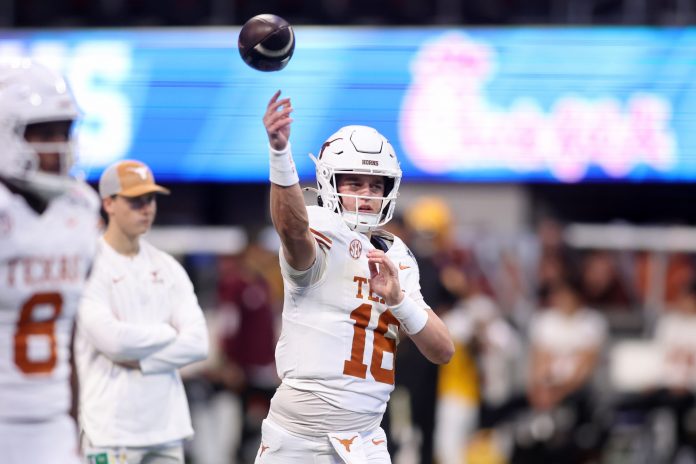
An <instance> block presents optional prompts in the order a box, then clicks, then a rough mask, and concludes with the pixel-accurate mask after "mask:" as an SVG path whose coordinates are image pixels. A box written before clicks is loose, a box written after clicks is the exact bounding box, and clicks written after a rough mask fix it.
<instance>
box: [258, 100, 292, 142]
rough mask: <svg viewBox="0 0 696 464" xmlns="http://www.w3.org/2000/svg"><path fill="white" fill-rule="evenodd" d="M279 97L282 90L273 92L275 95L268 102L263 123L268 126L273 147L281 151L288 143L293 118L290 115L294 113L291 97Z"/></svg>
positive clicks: (267, 130)
mask: <svg viewBox="0 0 696 464" xmlns="http://www.w3.org/2000/svg"><path fill="white" fill-rule="evenodd" d="M278 97H280V90H278V91H277V92H276V93H275V94H273V97H272V98H271V100H270V101H269V102H268V106H267V107H266V114H264V116H263V125H264V126H266V132H267V133H268V140H269V142H270V144H271V147H272V148H273V149H274V150H279V151H280V150H283V149H284V148H285V147H286V146H287V144H288V140H289V139H290V124H291V123H292V121H293V120H292V118H291V117H290V113H292V104H291V103H290V99H289V98H283V99H280V100H278Z"/></svg>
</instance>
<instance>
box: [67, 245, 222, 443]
mask: <svg viewBox="0 0 696 464" xmlns="http://www.w3.org/2000/svg"><path fill="white" fill-rule="evenodd" d="M207 353H208V332H207V328H206V323H205V319H204V317H203V313H202V311H201V308H200V306H199V305H198V300H197V298H196V295H195V294H194V292H193V285H192V284H191V280H190V279H189V277H188V275H187V274H186V272H185V271H184V269H183V268H182V267H181V265H180V264H179V263H178V262H177V261H176V260H175V259H174V258H172V257H171V256H169V255H168V254H166V253H164V252H162V251H160V250H158V249H156V248H155V247H153V246H152V245H150V244H149V243H147V242H146V241H144V240H141V241H140V252H139V253H138V254H137V255H136V256H134V257H128V256H124V255H121V254H119V253H117V252H116V251H115V250H114V249H113V248H112V247H111V246H110V245H108V244H107V243H106V241H104V239H103V238H102V239H101V240H100V243H99V250H98V252H97V258H96V262H95V266H94V268H93V271H92V275H91V276H90V279H89V281H88V283H87V287H86V288H85V291H84V293H83V296H82V300H81V302H80V306H79V310H78V318H77V334H76V339H75V360H76V365H77V372H78V376H79V381H80V425H81V427H82V429H83V431H84V433H85V434H86V435H87V438H88V439H89V441H90V442H91V443H92V444H93V445H94V446H150V445H156V444H161V443H166V442H170V441H173V440H178V439H182V438H185V437H188V436H190V435H192V434H193V429H192V427H191V419H190V414H189V410H188V402H187V399H186V394H185V392H184V387H183V383H182V381H181V377H180V375H179V372H178V369H179V368H180V367H183V366H185V365H187V364H190V363H192V362H195V361H199V360H202V359H205V358H206V356H207ZM126 361H139V363H140V369H134V368H128V367H123V366H122V365H121V364H119V363H122V362H126Z"/></svg>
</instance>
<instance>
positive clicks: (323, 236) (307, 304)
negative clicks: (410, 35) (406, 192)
mask: <svg viewBox="0 0 696 464" xmlns="http://www.w3.org/2000/svg"><path fill="white" fill-rule="evenodd" d="M279 97H280V92H277V93H276V94H275V95H274V96H273V98H272V99H271V101H270V102H269V104H268V107H267V110H266V113H265V115H264V125H265V127H266V131H267V133H268V138H269V143H270V166H271V169H270V171H271V173H270V180H271V216H272V219H273V224H274V225H275V228H276V230H277V231H278V234H279V236H280V239H281V243H282V246H281V250H280V263H281V270H282V273H283V279H284V284H285V303H284V307H283V327H282V332H281V336H280V339H279V341H278V345H277V347H276V360H277V365H278V373H279V375H280V377H281V379H282V384H281V386H280V387H279V388H278V391H277V392H276V394H275V396H274V397H273V400H272V402H271V409H270V412H269V415H268V417H267V418H266V420H265V421H264V424H263V431H262V442H261V446H260V448H259V451H258V453H257V457H256V463H257V464H276V463H283V464H289V463H290V464H292V463H298V464H299V463H307V462H311V463H315V464H324V463H326V464H329V463H330V464H338V463H341V462H344V463H347V464H362V463H370V464H372V463H375V464H376V463H379V464H384V463H390V462H391V461H390V458H389V454H388V453H387V448H386V443H385V435H384V431H383V430H382V429H381V428H380V422H381V419H382V415H383V413H384V410H385V408H386V403H387V401H388V399H389V395H390V393H391V391H392V390H393V388H394V364H395V363H394V361H395V356H396V345H397V343H398V337H399V332H400V331H402V332H404V333H406V334H407V335H408V336H410V337H411V338H412V339H413V341H414V343H415V344H416V346H417V347H418V348H419V349H420V351H421V352H422V353H423V354H424V355H425V356H426V357H427V358H428V359H429V360H431V361H432V362H435V363H446V362H447V361H449V359H450V357H451V356H452V353H453V351H454V347H453V344H452V341H451V339H450V337H449V333H448V331H447V328H446V327H445V326H444V324H443V323H442V321H441V320H440V319H439V318H438V317H437V316H436V315H435V314H434V313H433V312H432V311H431V310H430V308H429V307H428V306H427V304H426V303H425V302H424V301H423V297H422V296H421V294H420V284H419V275H418V265H417V263H416V261H415V259H414V258H413V255H412V254H411V253H410V251H409V250H408V248H407V247H406V246H405V245H404V244H403V242H402V241H401V240H400V239H399V238H398V237H396V236H394V235H392V234H389V233H387V232H385V231H382V230H380V229H379V227H380V226H382V225H384V224H386V223H387V222H388V221H389V220H390V219H391V217H392V215H393V212H394V207H395V201H396V196H397V193H398V189H399V184H400V181H401V169H400V168H399V163H398V161H397V158H396V154H395V153H394V150H393V149H392V147H391V145H390V144H389V142H388V141H387V140H386V139H385V138H384V137H383V136H382V135H380V134H379V133H378V132H377V131H376V130H374V129H372V128H369V127H365V126H347V127H344V128H342V129H341V130H339V131H338V132H337V133H336V134H334V135H332V136H331V137H329V139H328V140H327V141H326V142H325V143H324V144H323V146H322V148H321V151H320V152H319V154H318V156H317V158H316V159H315V163H316V165H317V169H316V171H317V184H318V189H317V193H318V203H319V206H310V207H307V206H305V204H304V198H303V195H302V191H301V189H300V186H299V179H298V176H297V173H296V171H295V166H294V163H293V160H292V154H291V152H290V144H289V136H290V126H291V123H292V119H291V117H290V114H291V112H292V105H291V103H290V100H289V99H287V98H284V99H279Z"/></svg>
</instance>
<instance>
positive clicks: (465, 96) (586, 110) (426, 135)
mask: <svg viewBox="0 0 696 464" xmlns="http://www.w3.org/2000/svg"><path fill="white" fill-rule="evenodd" d="M411 71H412V74H413V79H412V81H411V84H410V87H409V88H408V90H407V91H406V96H405V97H404V101H403V105H402V108H401V114H400V120H399V131H400V138H401V144H402V147H403V148H404V151H405V154H406V155H407V156H408V157H409V158H410V160H411V162H413V164H414V165H416V166H417V167H418V168H420V169H421V170H423V171H425V172H428V173H432V174H442V173H447V172H466V171H479V170H487V169H500V168H505V169H512V170H514V171H516V172H519V173H526V172H538V171H545V170H548V171H549V172H550V173H551V174H552V175H553V176H554V177H555V178H557V179H558V180H560V181H563V182H576V181H578V180H580V179H582V178H583V177H584V176H585V174H586V172H587V170H588V168H589V167H590V166H592V165H595V166H599V167H600V168H601V169H602V170H603V171H604V172H605V173H606V174H607V175H608V176H610V177H613V178H622V177H624V176H625V175H627V174H628V173H629V172H630V171H631V170H632V169H633V168H634V167H635V166H637V165H640V164H643V165H647V166H650V167H652V168H654V169H656V170H659V171H666V170H668V169H670V168H671V167H672V166H673V165H674V163H675V161H676V159H675V158H676V141H675V136H674V133H673V132H672V130H671V129H670V127H669V123H670V119H671V108H670V104H669V101H667V100H665V99H664V98H661V97H660V96H658V95H654V94H650V93H644V92H642V93H634V94H632V95H630V96H629V97H628V98H627V99H626V101H625V102H624V101H621V100H619V99H617V98H603V99H590V98H586V97H583V96H581V95H577V94H562V95H559V96H558V97H557V99H556V100H555V101H554V102H553V104H552V105H551V108H550V110H544V109H543V108H542V106H541V104H540V103H539V102H538V101H536V100H535V99H533V98H531V97H525V96H523V95H520V96H519V97H517V98H516V99H515V100H513V102H512V103H511V104H510V105H509V106H508V107H502V106H496V105H493V104H491V103H490V102H489V101H487V99H486V96H485V86H486V83H487V81H488V80H490V79H491V78H492V76H493V75H494V74H495V72H496V54H495V51H494V50H493V49H492V48H491V47H490V46H488V45H487V44H485V43H482V42H475V41H473V40H471V39H470V38H469V37H467V36H466V35H463V34H460V33H448V34H445V35H443V36H440V37H439V38H438V39H436V40H434V41H431V42H429V43H426V44H425V45H424V46H423V47H422V48H421V50H420V51H419V52H418V53H417V54H416V57H415V58H414V61H413V62H412V66H411Z"/></svg>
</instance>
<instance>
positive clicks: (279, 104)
mask: <svg viewBox="0 0 696 464" xmlns="http://www.w3.org/2000/svg"><path fill="white" fill-rule="evenodd" d="M279 97H280V90H278V91H277V92H276V93H275V94H274V95H273V97H272V98H271V100H270V101H269V102H268V107H267V108H266V113H265V114H264V116H263V124H264V126H265V127H266V133H267V134H268V143H269V145H270V171H271V173H270V180H271V219H272V220H273V225H274V226H275V229H276V231H277V232H278V235H279V236H280V241H281V243H282V244H283V255H284V256H285V259H286V261H287V262H288V264H289V265H290V266H291V267H292V268H293V269H296V270H298V271H303V270H305V269H309V267H310V266H311V265H312V263H314V259H315V257H316V256H315V253H316V249H315V244H314V238H313V237H312V233H311V232H310V231H309V219H308V217H307V207H306V206H305V203H304V196H303V195H302V189H300V183H299V177H298V176H297V170H296V169H295V163H294V161H293V159H292V152H291V150H290V125H291V123H292V121H293V120H292V118H291V117H290V113H292V104H291V103H290V99H289V98H283V99H280V100H279Z"/></svg>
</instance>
